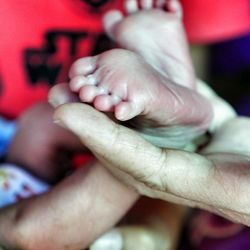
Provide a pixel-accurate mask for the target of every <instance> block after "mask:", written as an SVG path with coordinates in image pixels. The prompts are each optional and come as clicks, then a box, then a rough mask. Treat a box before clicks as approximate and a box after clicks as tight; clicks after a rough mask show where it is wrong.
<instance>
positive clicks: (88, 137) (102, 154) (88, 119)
mask: <svg viewBox="0 0 250 250" xmlns="http://www.w3.org/2000/svg"><path fill="white" fill-rule="evenodd" d="M79 118H81V119H79ZM54 119H56V120H58V121H59V122H61V123H62V124H63V126H65V127H66V128H68V129H70V130H71V131H72V132H73V133H75V134H76V135H77V136H78V137H79V138H80V139H81V141H82V142H83V144H84V145H86V146H87V147H88V148H89V149H90V150H91V151H92V152H93V153H94V154H95V155H96V156H97V157H98V158H100V160H101V161H103V162H105V163H106V164H107V165H109V166H118V168H119V169H120V170H123V171H125V172H128V173H130V174H132V175H133V174H134V175H136V176H135V177H136V178H139V179H140V178H143V179H147V176H152V174H153V173H154V172H155V171H157V170H158V168H159V164H160V165H161V163H160V161H161V159H162V151H161V149H159V148H157V147H154V146H153V145H151V144H150V143H148V142H146V141H145V140H143V139H142V138H141V137H140V136H139V135H137V134H136V133H135V132H133V131H132V130H130V129H128V128H126V127H123V126H118V125H117V124H116V123H115V122H113V121H111V120H110V119H109V118H108V117H107V116H105V115H104V114H102V113H100V112H98V111H96V110H95V109H94V108H92V107H90V106H87V105H84V104H80V103H79V104H78V103H75V104H67V105H63V106H61V107H59V109H57V110H56V112H55V115H54ZM76 121H77V122H76ZM111 149H112V150H111ZM111 151H112V155H113V156H114V157H111V158H110V157H108V155H110V153H111ZM124 152H126V153H125V154H124ZM116 154H118V155H119V156H118V155H117V156H116ZM135 155H136V157H135ZM143 162H144V163H145V164H144V163H143ZM149 162H150V163H149ZM142 163H143V164H142ZM147 163H149V164H147ZM134 165H135V166H142V168H138V169H135V168H134ZM151 166H154V167H153V168H152V167H151ZM114 168H116V167H114ZM158 177H159V176H157V177H156V179H158ZM155 181H156V182H157V180H155ZM158 181H159V180H158ZM153 182H154V181H153V180H152V183H153ZM157 185H159V183H157Z"/></svg>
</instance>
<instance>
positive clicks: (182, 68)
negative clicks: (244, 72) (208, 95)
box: [103, 0, 195, 88]
mask: <svg viewBox="0 0 250 250" xmlns="http://www.w3.org/2000/svg"><path fill="white" fill-rule="evenodd" d="M125 9H126V15H125V16H124V15H123V14H122V13H121V12H120V11H118V10H113V11H109V12H108V13H107V14H106V15H105V16H104V21H103V22H104V27H105V30H106V32H107V34H108V35H109V36H110V37H111V38H112V39H113V40H114V41H115V42H117V43H118V45H119V46H121V47H122V48H126V49H128V50H131V51H134V52H136V53H137V54H140V55H141V56H142V57H143V58H144V59H145V60H146V61H147V62H148V63H149V64H150V65H151V66H152V67H154V68H155V69H156V70H157V71H159V72H160V73H161V74H162V75H164V76H167V77H168V78H170V79H171V80H172V81H173V82H176V83H178V84H180V85H183V86H186V87H189V88H194V87H195V74H194V70H193V66H192V62H191V58H190V54H189V47H188V43H187V39H186V35H185V31H184V28H183V24H182V20H181V16H182V9H181V5H180V3H179V1H178V0H158V1H156V3H154V2H153V1H152V0H141V1H137V0H126V1H125Z"/></svg>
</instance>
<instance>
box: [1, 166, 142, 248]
mask: <svg viewBox="0 0 250 250" xmlns="http://www.w3.org/2000/svg"><path fill="white" fill-rule="evenodd" d="M137 198H138V194H137V193H136V192H134V191H132V190H131V189H128V188H127V187H125V186H124V185H123V184H121V183H120V182H118V181H117V180H116V179H115V178H114V177H112V176H111V175H110V174H109V172H108V171H107V170H105V169H104V168H102V167H100V165H99V164H98V163H96V162H94V163H92V165H91V166H88V167H86V168H83V169H80V170H78V171H76V172H74V173H73V174H72V175H71V176H69V177H67V178H66V179H65V180H63V181H62V182H61V183H59V184H58V185H57V186H55V187H54V188H52V190H51V191H50V192H48V193H45V194H43V195H41V196H37V197H33V198H31V199H28V200H23V201H22V202H20V203H17V204H14V205H12V206H9V207H6V208H2V209H0V245H1V244H2V245H3V246H5V247H7V248H9V249H25V250H40V249H41V250H43V249H44V250H45V249H46V250H50V249H51V250H52V249H53V250H57V249H58V250H62V249H65V248H66V247H67V249H72V250H74V249H83V248H86V247H87V246H88V245H89V244H90V243H91V242H92V241H93V240H94V239H95V238H96V237H98V236H99V235H100V234H102V233H103V232H104V231H106V230H108V229H109V228H110V227H111V226H113V224H115V223H116V222H117V221H118V220H119V219H120V218H121V217H122V216H123V215H124V214H125V213H126V211H127V210H128V209H129V208H130V206H131V205H132V204H133V203H134V202H135V200H136V199H137Z"/></svg>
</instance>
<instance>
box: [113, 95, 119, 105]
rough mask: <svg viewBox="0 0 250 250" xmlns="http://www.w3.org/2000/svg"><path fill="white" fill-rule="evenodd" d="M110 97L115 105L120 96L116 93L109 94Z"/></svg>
mask: <svg viewBox="0 0 250 250" xmlns="http://www.w3.org/2000/svg"><path fill="white" fill-rule="evenodd" d="M111 98H112V104H113V105H116V104H117V103H119V102H121V100H122V99H121V97H119V96H118V95H111Z"/></svg>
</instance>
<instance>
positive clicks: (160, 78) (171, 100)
mask: <svg viewBox="0 0 250 250" xmlns="http://www.w3.org/2000/svg"><path fill="white" fill-rule="evenodd" d="M170 2H171V3H172V5H173V6H174V7H176V5H174V4H173V0H172V1H169V8H168V9H171V8H170V7H171V5H170ZM174 2H176V1H175V0H174ZM136 3H137V2H136V1H131V0H130V1H127V2H126V6H127V13H128V16H127V17H124V16H122V15H121V13H120V12H118V11H112V12H110V13H108V14H107V15H106V16H105V18H104V24H105V27H106V30H107V32H108V33H109V34H110V36H111V37H113V38H114V39H115V40H116V41H117V42H118V43H119V44H120V45H121V46H122V47H124V48H126V50H124V49H115V50H111V51H107V52H104V53H102V54H100V55H97V56H93V57H87V58H82V59H79V60H78V61H76V62H75V63H74V64H73V65H72V68H71V70H70V78H71V81H70V88H71V90H72V91H74V92H77V93H79V97H80V100H81V101H82V102H85V103H91V104H93V106H94V107H95V108H96V109H97V110H99V111H103V112H114V115H115V118H116V119H117V120H119V121H128V120H129V122H130V124H132V125H133V126H134V127H135V128H136V129H137V130H138V131H139V132H141V133H142V135H143V136H144V137H145V138H146V139H148V140H149V141H151V142H153V143H154V144H156V145H158V146H161V147H173V148H182V147H185V145H186V144H187V142H189V141H191V140H192V139H194V138H195V137H197V136H198V135H200V134H202V133H204V131H205V130H206V129H207V128H208V126H209V124H210V121H211V117H212V111H211V107H210V105H209V104H208V102H207V100H205V99H204V98H203V97H201V96H200V95H199V94H198V93H197V92H195V91H193V90H191V89H190V88H194V86H195V81H194V78H195V77H194V71H193V67H192V63H191V60H190V56H189V52H188V46H187V43H186V38H185V34H184V31H183V28H182V25H181V21H180V9H178V10H176V11H175V12H174V11H173V9H174V8H172V12H167V11H164V10H163V7H164V6H163V5H160V2H159V3H158V4H159V6H158V9H155V8H153V5H152V3H151V2H150V1H144V5H142V6H144V9H141V10H139V9H138V8H135V6H136ZM177 7H178V6H177ZM145 9H146V10H145ZM118 15H119V19H118ZM158 15H159V16H160V18H159V17H158ZM149 23H151V24H152V23H153V24H154V25H153V27H155V28H156V29H155V30H152V32H151V31H148V30H147V29H148V25H149ZM163 24H164V25H163ZM178 27H180V29H179V28H178ZM150 32H151V33H152V34H150ZM156 32H157V34H158V37H159V36H161V37H162V35H163V36H164V37H163V39H162V40H163V41H162V42H158V41H157V43H156V42H155V41H154V40H156V39H155V37H157V36H156V35H157V34H156ZM132 37H133V39H135V37H137V39H136V40H137V41H138V39H139V37H140V40H139V41H142V43H143V44H140V45H138V44H136V42H135V40H133V39H132ZM165 37H166V39H165ZM166 44H169V47H168V48H165V47H166ZM173 44H174V45H175V47H176V51H177V54H176V55H175V54H173V49H172V47H173V46H174V45H173ZM142 48H143V49H142ZM182 54H183V56H182ZM187 76H188V77H187ZM197 107H200V108H199V109H197ZM179 124H181V126H180V125H179ZM166 138H167V140H166Z"/></svg>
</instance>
